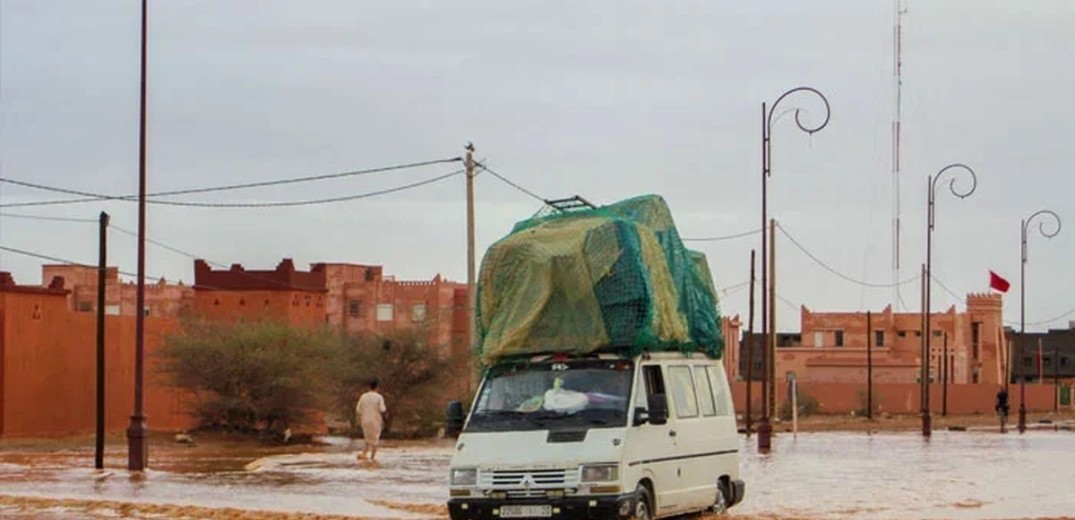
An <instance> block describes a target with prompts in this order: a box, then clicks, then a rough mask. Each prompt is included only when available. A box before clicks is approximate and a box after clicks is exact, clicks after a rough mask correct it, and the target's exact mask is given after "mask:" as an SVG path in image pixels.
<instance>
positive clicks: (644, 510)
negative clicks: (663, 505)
mask: <svg viewBox="0 0 1075 520" xmlns="http://www.w3.org/2000/svg"><path fill="white" fill-rule="evenodd" d="M631 518H633V519H634V520H653V497H651V496H650V493H649V488H647V487H646V486H645V485H644V484H639V485H638V487H637V488H635V511H634V514H633V515H632V516H631Z"/></svg>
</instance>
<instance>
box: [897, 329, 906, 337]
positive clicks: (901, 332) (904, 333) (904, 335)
mask: <svg viewBox="0 0 1075 520" xmlns="http://www.w3.org/2000/svg"><path fill="white" fill-rule="evenodd" d="M896 335H897V336H899V337H901V338H906V337H907V331H905V330H901V331H897V332H896Z"/></svg>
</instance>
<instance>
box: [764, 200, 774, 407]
mask: <svg viewBox="0 0 1075 520" xmlns="http://www.w3.org/2000/svg"><path fill="white" fill-rule="evenodd" d="M768 340H769V343H768V345H767V346H766V349H767V350H768V351H769V352H768V354H767V355H766V356H765V358H766V359H767V360H768V361H769V366H768V367H766V375H767V378H768V381H767V382H768V385H769V402H768V403H766V406H767V407H768V412H767V415H768V416H769V417H772V416H774V415H776V219H775V218H774V219H770V220H769V338H768Z"/></svg>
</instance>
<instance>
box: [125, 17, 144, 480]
mask: <svg viewBox="0 0 1075 520" xmlns="http://www.w3.org/2000/svg"><path fill="white" fill-rule="evenodd" d="M146 3H147V0H142V86H141V104H140V116H139V124H138V288H137V291H138V292H137V297H136V298H135V300H136V302H135V318H134V329H135V330H134V413H132V414H131V424H130V426H128V427H127V469H128V470H130V471H143V470H145V469H146V462H147V461H148V459H149V439H148V437H149V432H148V429H147V427H146V415H145V410H144V395H143V392H144V390H145V389H144V385H145V377H144V375H145V374H144V372H145V350H146V312H145V305H146V40H147V35H146V33H147V30H146V29H147V26H148V25H149V24H148V18H147V13H146Z"/></svg>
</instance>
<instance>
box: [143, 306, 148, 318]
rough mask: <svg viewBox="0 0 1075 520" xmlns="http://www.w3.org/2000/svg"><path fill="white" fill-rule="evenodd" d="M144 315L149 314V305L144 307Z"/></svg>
mask: <svg viewBox="0 0 1075 520" xmlns="http://www.w3.org/2000/svg"><path fill="white" fill-rule="evenodd" d="M142 316H149V307H143V308H142Z"/></svg>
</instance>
